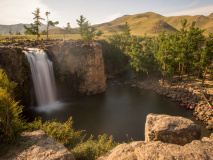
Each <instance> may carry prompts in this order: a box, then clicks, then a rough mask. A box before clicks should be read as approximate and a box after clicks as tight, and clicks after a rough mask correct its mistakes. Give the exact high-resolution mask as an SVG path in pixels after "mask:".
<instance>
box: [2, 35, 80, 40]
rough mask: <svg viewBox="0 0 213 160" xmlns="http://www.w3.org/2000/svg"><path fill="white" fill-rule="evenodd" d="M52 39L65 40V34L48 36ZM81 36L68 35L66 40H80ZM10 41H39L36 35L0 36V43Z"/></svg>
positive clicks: (42, 36) (41, 37) (44, 36)
mask: <svg viewBox="0 0 213 160" xmlns="http://www.w3.org/2000/svg"><path fill="white" fill-rule="evenodd" d="M48 37H49V38H50V39H63V34H52V35H49V36H48ZM46 38H47V36H46V35H41V36H40V37H39V39H44V40H45V39H46ZM80 38H81V37H80V34H66V35H65V40H68V39H80ZM9 39H22V40H37V36H35V35H0V41H7V40H9Z"/></svg>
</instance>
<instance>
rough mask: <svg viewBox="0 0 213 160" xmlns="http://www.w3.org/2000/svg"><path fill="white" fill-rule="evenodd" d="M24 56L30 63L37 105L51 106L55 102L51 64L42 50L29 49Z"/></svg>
mask: <svg viewBox="0 0 213 160" xmlns="http://www.w3.org/2000/svg"><path fill="white" fill-rule="evenodd" d="M25 54H26V57H27V59H28V62H29V63H30V68H31V73H32V79H33V85H34V90H35V95H36V101H37V104H38V106H39V107H42V106H51V104H54V103H55V102H56V87H55V77H54V72H53V64H52V62H51V61H50V60H49V59H48V57H47V55H46V53H45V52H44V51H43V50H42V49H34V48H30V49H28V50H27V51H25Z"/></svg>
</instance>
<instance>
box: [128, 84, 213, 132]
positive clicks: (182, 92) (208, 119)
mask: <svg viewBox="0 0 213 160" xmlns="http://www.w3.org/2000/svg"><path fill="white" fill-rule="evenodd" d="M128 83H129V84H130V85H131V86H132V87H135V88H140V89H151V90H153V91H155V92H156V93H158V94H159V95H163V96H166V97H168V98H171V99H172V100H173V101H176V102H177V103H179V104H180V105H181V106H183V107H185V108H186V109H191V110H193V115H194V116H195V117H196V120H200V121H203V123H204V124H205V125H206V129H213V110H211V107H210V105H209V104H211V103H212V101H213V93H212V89H211V88H206V89H205V90H202V89H201V87H200V86H201V85H200V84H199V83H196V82H190V83H189V82H188V83H187V82H181V83H173V84H166V85H164V86H163V85H162V83H161V81H129V82H128ZM204 96H205V97H206V99H205V97H204ZM207 101H208V102H209V103H208V102H207Z"/></svg>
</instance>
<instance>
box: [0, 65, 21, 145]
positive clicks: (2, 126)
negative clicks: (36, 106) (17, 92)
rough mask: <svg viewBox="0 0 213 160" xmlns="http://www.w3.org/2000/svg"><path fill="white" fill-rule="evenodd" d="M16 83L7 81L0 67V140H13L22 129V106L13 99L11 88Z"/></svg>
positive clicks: (5, 141) (6, 141)
mask: <svg viewBox="0 0 213 160" xmlns="http://www.w3.org/2000/svg"><path fill="white" fill-rule="evenodd" d="M15 86H16V84H15V83H13V82H9V80H8V78H7V75H6V74H5V73H4V72H3V70H2V69H0V107H1V108H0V142H4V143H8V142H13V141H14V140H16V139H17V137H19V135H20V133H21V132H22V131H23V130H22V127H23V124H24V123H23V120H22V119H21V116H20V115H21V112H22V108H23V107H22V106H20V105H18V102H16V101H15V100H14V95H13V89H14V88H15Z"/></svg>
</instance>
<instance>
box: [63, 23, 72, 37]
mask: <svg viewBox="0 0 213 160" xmlns="http://www.w3.org/2000/svg"><path fill="white" fill-rule="evenodd" d="M64 32H65V34H69V33H70V32H71V27H70V23H69V22H68V23H67V26H66V27H64Z"/></svg>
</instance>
